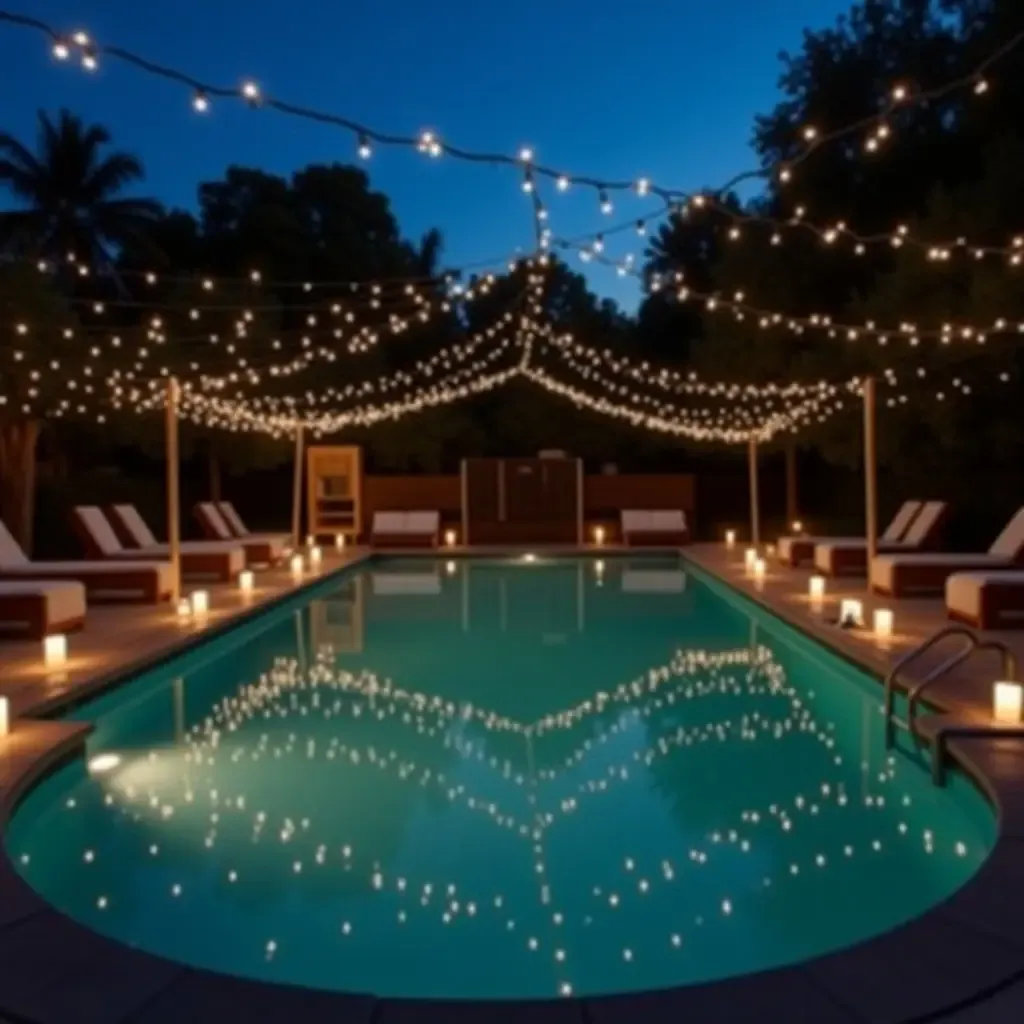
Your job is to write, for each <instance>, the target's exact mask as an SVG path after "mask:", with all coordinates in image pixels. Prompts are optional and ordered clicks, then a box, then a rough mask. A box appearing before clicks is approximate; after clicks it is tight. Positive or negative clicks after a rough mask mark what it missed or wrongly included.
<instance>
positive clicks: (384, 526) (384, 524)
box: [370, 512, 441, 548]
mask: <svg viewBox="0 0 1024 1024" xmlns="http://www.w3.org/2000/svg"><path fill="white" fill-rule="evenodd" d="M440 533H441V513H440V512H374V513H373V522H372V524H371V528H370V544H371V545H372V546H373V547H378V548H410V547H412V548H436V547H437V544H438V540H439V537H440Z"/></svg>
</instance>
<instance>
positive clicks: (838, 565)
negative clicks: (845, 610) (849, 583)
mask: <svg viewBox="0 0 1024 1024" xmlns="http://www.w3.org/2000/svg"><path fill="white" fill-rule="evenodd" d="M948 509H949V506H948V505H947V504H946V503H945V502H944V501H929V502H926V503H925V505H924V507H923V508H922V509H921V511H920V512H919V513H918V514H917V516H916V517H915V519H914V521H913V522H912V523H911V524H910V528H909V529H908V530H907V531H906V533H904V534H903V537H902V539H900V540H896V541H890V540H887V539H886V538H885V537H884V536H882V537H880V538H879V541H878V550H877V551H876V552H875V554H878V555H899V554H904V553H906V554H913V553H914V552H916V551H928V550H929V549H931V548H934V547H935V545H936V541H937V539H938V536H939V531H940V530H941V529H942V524H943V521H944V520H945V518H946V513H947V511H948ZM814 568H815V569H817V570H818V572H822V573H824V574H825V575H826V576H847V575H853V574H863V573H866V572H867V568H868V544H867V541H866V540H854V539H852V538H851V539H849V540H846V539H843V540H839V539H837V540H830V541H828V542H827V543H824V544H818V545H816V546H815V548H814Z"/></svg>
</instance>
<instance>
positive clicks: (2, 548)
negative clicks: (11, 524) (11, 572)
mask: <svg viewBox="0 0 1024 1024" xmlns="http://www.w3.org/2000/svg"><path fill="white" fill-rule="evenodd" d="M19 565H28V557H27V556H26V554H25V552H24V551H22V550H21V545H20V544H19V543H18V542H17V541H16V540H15V539H14V536H13V535H12V534H11V531H10V530H8V529H7V527H6V526H5V525H4V523H3V522H2V521H0V569H10V568H12V567H14V566H19Z"/></svg>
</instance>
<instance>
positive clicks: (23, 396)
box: [0, 264, 85, 552]
mask: <svg viewBox="0 0 1024 1024" xmlns="http://www.w3.org/2000/svg"><path fill="white" fill-rule="evenodd" d="M72 325H73V318H72V316H71V313H70V310H69V308H68V306H67V303H66V301H65V300H64V298H63V297H62V296H61V294H60V293H59V292H58V291H57V290H56V289H55V288H54V287H53V285H52V282H51V281H50V279H49V278H47V277H46V276H45V275H43V274H40V273H39V272H38V271H37V270H36V269H35V268H32V267H29V266H26V265H24V264H14V265H9V266H0V379H2V380H3V392H2V394H0V519H2V520H3V522H4V524H5V525H6V526H7V528H8V530H10V531H11V533H12V534H13V535H14V538H15V539H16V540H17V541H18V543H19V544H21V546H22V548H24V550H25V551H28V552H31V550H32V522H33V512H34V501H35V483H36V449H37V446H38V443H39V435H40V431H41V429H42V426H43V423H44V421H45V419H46V416H47V415H48V414H50V413H52V412H53V411H54V409H55V407H57V405H58V403H59V402H60V401H62V400H64V399H66V398H67V396H68V395H72V396H73V397H76V396H74V395H73V391H74V390H76V388H77V386H78V385H82V386H83V387H84V384H85V382H84V381H80V380H75V382H74V385H73V388H72V389H69V388H68V386H67V385H68V383H69V378H68V376H67V373H68V370H67V366H66V365H65V364H66V362H72V363H73V362H74V361H75V357H76V354H77V352H76V350H77V349H78V343H77V342H76V341H75V340H74V338H73V335H72V337H71V338H69V337H68V334H67V332H69V331H70V332H73V330H74V328H73V326H72Z"/></svg>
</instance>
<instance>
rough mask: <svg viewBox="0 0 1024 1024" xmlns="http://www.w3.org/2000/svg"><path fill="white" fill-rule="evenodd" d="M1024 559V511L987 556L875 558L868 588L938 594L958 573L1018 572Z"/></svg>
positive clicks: (899, 594)
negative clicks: (1012, 570)
mask: <svg viewBox="0 0 1024 1024" xmlns="http://www.w3.org/2000/svg"><path fill="white" fill-rule="evenodd" d="M1022 559H1024V508H1021V509H1018V510H1017V514H1016V515H1015V516H1014V517H1013V518H1012V519H1011V520H1010V522H1009V523H1008V524H1007V525H1006V527H1005V529H1004V530H1003V532H1002V533H1001V534H999V536H998V537H997V538H996V539H995V541H994V542H993V544H992V546H991V547H990V548H989V549H988V553H987V554H966V555H958V554H943V553H941V552H939V553H936V554H928V555H878V556H877V557H876V558H875V559H874V561H873V562H872V563H871V589H872V590H874V591H875V592H876V593H878V594H890V595H892V596H893V597H903V596H905V595H908V594H925V593H941V591H942V589H943V587H944V586H945V585H946V580H947V578H948V577H950V576H952V575H953V574H954V573H961V572H970V573H974V572H986V571H997V572H998V571H999V570H1002V569H1019V568H1020V567H1021V561H1022Z"/></svg>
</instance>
